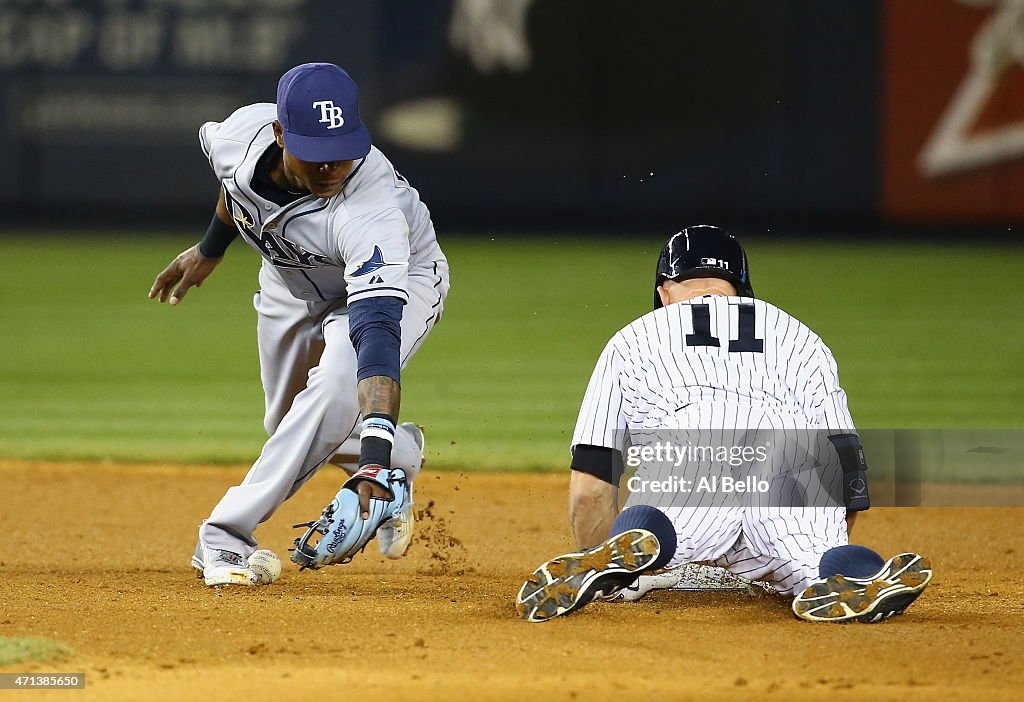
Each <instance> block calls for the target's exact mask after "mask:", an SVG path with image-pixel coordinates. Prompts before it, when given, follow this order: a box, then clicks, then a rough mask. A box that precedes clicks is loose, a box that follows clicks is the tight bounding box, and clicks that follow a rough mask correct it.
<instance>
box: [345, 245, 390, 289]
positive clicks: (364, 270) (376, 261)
mask: <svg viewBox="0 0 1024 702" xmlns="http://www.w3.org/2000/svg"><path fill="white" fill-rule="evenodd" d="M399 265H401V264H400V263H388V262H387V261H385V260H384V252H383V251H381V250H380V247H379V246H377V245H374V247H373V253H372V254H371V255H370V258H368V259H367V260H366V261H364V262H363V263H361V264H359V268H357V269H356V270H355V272H353V273H352V277H353V278H356V277H358V276H361V275H369V274H370V273H375V272H376V271H379V270H380V269H381V268H384V267H385V266H399ZM375 277H377V278H379V277H380V276H375ZM370 282H371V283H378V282H381V283H382V282H384V281H383V280H371V281H370Z"/></svg>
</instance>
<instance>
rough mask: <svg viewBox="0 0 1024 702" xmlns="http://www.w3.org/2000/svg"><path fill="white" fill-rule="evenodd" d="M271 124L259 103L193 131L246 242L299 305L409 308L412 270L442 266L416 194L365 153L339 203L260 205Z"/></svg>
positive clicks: (382, 161)
mask: <svg viewBox="0 0 1024 702" xmlns="http://www.w3.org/2000/svg"><path fill="white" fill-rule="evenodd" d="M275 119H277V108H276V106H275V105H274V104H272V103H259V104H255V105H249V106H247V107H242V108H240V109H238V110H236V111H235V112H234V113H233V114H231V116H229V117H228V118H227V119H226V120H224V121H223V122H207V123H206V124H204V125H203V126H202V127H201V128H200V130H199V141H200V144H201V145H202V148H203V153H205V154H206V156H207V158H208V159H209V161H210V166H211V168H213V171H214V173H215V174H216V175H217V177H218V178H219V179H220V181H221V184H222V186H223V188H224V192H225V195H226V198H227V204H228V210H229V212H230V213H231V216H232V218H234V220H235V224H236V226H237V227H238V230H239V231H240V232H241V234H242V236H243V237H244V238H245V241H246V242H247V243H248V244H249V245H250V246H252V247H253V248H254V249H256V251H258V252H259V253H260V255H261V256H263V258H264V260H266V261H267V262H268V263H269V264H270V265H271V266H273V267H274V269H275V270H276V271H277V273H278V275H280V277H281V280H282V281H283V282H284V284H285V285H286V286H287V287H288V289H289V290H290V291H291V293H292V294H293V295H294V296H295V297H296V298H298V299H300V300H305V301H311V302H323V301H329V300H337V299H342V298H347V299H348V300H349V301H352V300H356V299H359V298H363V297H377V296H381V295H388V296H392V297H398V298H401V299H402V300H403V301H408V292H407V290H406V282H407V274H408V272H409V270H410V269H413V268H420V269H428V268H433V266H434V264H435V263H438V262H443V261H445V257H444V254H443V253H441V248H440V247H439V246H438V244H437V240H436V238H435V235H434V228H433V225H432V224H431V221H430V213H429V212H428V211H427V207H426V205H424V204H423V202H421V201H420V198H419V193H417V192H416V189H415V188H413V187H412V186H411V185H409V182H408V181H407V180H406V179H405V178H404V177H402V176H401V175H400V174H399V173H398V172H397V171H396V170H395V168H394V167H393V166H392V165H391V162H390V161H388V160H387V158H385V157H384V154H382V153H381V152H380V151H379V150H378V149H376V148H371V149H370V153H369V154H368V155H367V156H366V158H364V159H362V160H361V161H360V162H358V163H357V164H356V166H355V169H354V170H353V172H352V174H351V176H350V177H349V179H348V181H347V182H346V184H345V187H344V189H343V190H342V192H341V193H340V194H339V195H336V196H334V197H332V198H330V199H322V198H317V197H314V196H312V195H309V196H307V197H304V198H301V199H299V200H296V201H295V202H292V203H290V204H288V205H285V206H283V207H282V206H279V205H277V204H276V203H273V202H270V201H268V200H264V199H263V198H261V197H260V196H259V195H257V194H256V193H255V192H254V191H253V189H252V185H251V181H252V176H253V172H254V170H255V168H256V163H257V162H258V161H259V158H260V157H261V156H262V154H263V152H264V151H265V150H266V149H267V147H268V146H270V145H271V144H273V143H274V130H273V123H274V120H275Z"/></svg>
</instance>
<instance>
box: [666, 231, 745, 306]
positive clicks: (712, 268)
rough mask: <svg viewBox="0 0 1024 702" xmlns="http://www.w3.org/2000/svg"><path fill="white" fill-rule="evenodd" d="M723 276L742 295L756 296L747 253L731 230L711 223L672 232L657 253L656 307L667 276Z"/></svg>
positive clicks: (668, 277)
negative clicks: (659, 288)
mask: <svg viewBox="0 0 1024 702" xmlns="http://www.w3.org/2000/svg"><path fill="white" fill-rule="evenodd" d="M690 278H722V279H724V280H728V281H729V282H730V283H732V284H733V285H734V286H735V287H736V292H737V293H738V294H739V295H740V296H741V297H753V296H754V289H753V288H752V287H750V269H749V268H748V267H747V254H746V252H745V251H744V250H743V247H742V246H740V242H738V241H736V237H734V236H733V235H732V234H730V233H729V232H727V231H725V230H724V229H719V228H718V227H713V226H711V225H710V224H698V225H696V226H694V227H687V228H686V229H684V230H683V231H681V232H678V233H676V234H673V235H672V238H671V239H669V240H668V243H667V244H665V248H663V249H662V250H661V255H660V256H658V270H657V272H656V273H655V275H654V309H658V308H659V307H661V298H660V297H659V296H658V286H659V285H661V284H662V283H663V282H665V281H666V280H674V281H676V282H679V281H681V280H689V279H690Z"/></svg>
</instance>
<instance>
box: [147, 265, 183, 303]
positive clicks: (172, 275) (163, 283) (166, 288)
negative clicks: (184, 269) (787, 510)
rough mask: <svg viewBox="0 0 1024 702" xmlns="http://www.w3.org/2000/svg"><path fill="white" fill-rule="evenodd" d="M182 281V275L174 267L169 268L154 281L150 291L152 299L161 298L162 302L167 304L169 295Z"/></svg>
mask: <svg viewBox="0 0 1024 702" xmlns="http://www.w3.org/2000/svg"><path fill="white" fill-rule="evenodd" d="M180 279H181V275H180V274H179V273H178V272H177V270H175V269H174V267H173V266H168V267H167V268H165V269H164V270H163V271H162V272H161V273H160V275H158V276H157V277H156V280H154V281H153V287H151V288H150V289H149V297H150V299H153V298H154V297H157V296H159V297H160V302H167V294H168V293H169V292H170V291H171V288H172V287H174V284H175V283H177V282H178V281H179V280H180Z"/></svg>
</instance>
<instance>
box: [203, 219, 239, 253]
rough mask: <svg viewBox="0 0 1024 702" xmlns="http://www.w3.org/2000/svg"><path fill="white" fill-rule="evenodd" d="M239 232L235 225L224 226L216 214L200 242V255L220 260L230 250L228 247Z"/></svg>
mask: <svg viewBox="0 0 1024 702" xmlns="http://www.w3.org/2000/svg"><path fill="white" fill-rule="evenodd" d="M236 236H238V230H237V229H235V225H233V224H224V222H222V221H221V218H220V217H218V216H217V213H216V212H215V213H214V214H213V219H212V220H210V226H209V227H207V228H206V235H205V236H203V240H202V241H200V242H199V253H201V254H202V255H203V256H206V257H207V258H220V257H221V256H223V255H224V252H225V251H227V250H228V246H229V245H230V244H231V242H232V241H234V240H235V237H236Z"/></svg>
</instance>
